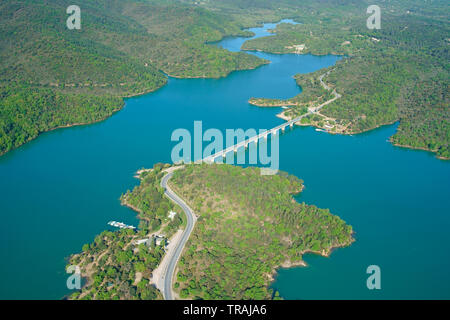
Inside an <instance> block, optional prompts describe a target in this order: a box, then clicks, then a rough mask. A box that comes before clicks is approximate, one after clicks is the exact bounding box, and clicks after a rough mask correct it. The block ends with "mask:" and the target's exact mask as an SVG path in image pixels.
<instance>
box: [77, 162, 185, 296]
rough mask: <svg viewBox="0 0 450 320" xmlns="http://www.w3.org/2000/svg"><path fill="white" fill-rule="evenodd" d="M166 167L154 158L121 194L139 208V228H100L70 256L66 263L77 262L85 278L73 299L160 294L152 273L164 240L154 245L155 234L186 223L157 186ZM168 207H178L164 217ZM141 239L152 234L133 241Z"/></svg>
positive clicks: (171, 231) (168, 234) (167, 235)
mask: <svg viewBox="0 0 450 320" xmlns="http://www.w3.org/2000/svg"><path fill="white" fill-rule="evenodd" d="M167 167H168V165H164V164H160V163H158V164H155V166H154V167H153V169H152V170H144V171H141V173H140V175H139V178H140V179H141V184H140V185H139V186H137V187H136V188H135V189H134V190H133V191H131V192H127V193H126V194H125V195H122V196H121V201H122V203H123V204H124V205H127V206H130V207H132V208H133V209H135V210H137V211H138V212H139V215H138V217H139V219H140V220H141V222H140V224H139V231H134V230H131V229H122V230H120V231H115V232H111V231H104V232H102V233H101V234H100V235H98V236H97V237H95V239H94V241H93V242H92V243H91V244H85V245H84V246H83V248H82V252H81V253H79V254H75V255H72V256H71V257H70V259H69V263H70V264H71V265H77V266H79V267H80V269H81V275H82V276H83V278H85V284H84V285H83V287H82V289H81V290H79V291H76V292H74V293H73V294H72V295H71V296H70V298H71V299H89V300H90V299H96V300H103V299H144V300H154V299H162V295H161V293H160V292H159V291H158V290H157V289H156V288H155V287H154V285H153V284H151V279H152V272H153V270H154V269H155V268H156V267H157V266H158V265H159V264H160V262H161V259H162V257H163V256H164V253H165V244H166V241H165V240H164V241H162V242H161V243H160V244H159V245H157V243H156V239H155V238H154V237H153V236H154V235H156V234H158V235H164V236H165V239H168V238H170V237H171V236H172V235H173V234H174V233H175V232H176V231H177V230H178V229H180V227H182V226H183V225H184V224H185V222H184V215H181V214H180V212H181V209H179V208H174V205H173V204H172V203H171V202H170V201H169V200H168V199H167V198H166V197H164V196H163V194H164V193H163V190H162V188H161V187H160V179H161V177H162V176H163V175H164V173H163V172H162V170H163V169H164V168H167ZM170 210H173V211H175V212H177V214H176V215H175V217H174V218H173V219H170V218H169V217H168V212H169V211H170ZM142 239H150V240H149V241H148V243H147V244H143V243H141V244H136V243H135V241H136V240H142Z"/></svg>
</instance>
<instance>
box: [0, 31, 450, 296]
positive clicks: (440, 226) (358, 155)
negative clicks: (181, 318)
mask: <svg viewBox="0 0 450 320" xmlns="http://www.w3.org/2000/svg"><path fill="white" fill-rule="evenodd" d="M274 26H275V24H266V25H264V27H262V28H254V29H251V30H252V31H253V32H255V37H259V36H266V35H270V33H269V32H267V30H268V29H271V28H273V27H274ZM245 40H247V39H246V38H226V39H223V40H222V41H221V42H219V43H217V44H214V45H219V46H222V47H224V48H226V49H228V50H231V51H238V50H240V47H241V45H242V43H243V42H244V41H245ZM252 54H255V55H257V56H259V57H262V58H265V59H267V60H270V61H271V63H270V64H268V65H264V66H261V67H259V68H257V69H255V70H248V71H239V72H233V73H231V74H230V75H229V76H228V77H226V78H222V79H174V78H170V79H169V82H168V84H167V85H166V86H165V87H163V88H161V89H160V90H157V91H156V92H154V93H150V94H147V95H144V96H140V97H134V98H129V99H126V100H125V107H124V108H123V109H122V110H121V111H119V112H117V113H116V114H115V115H113V116H112V117H110V118H109V119H107V120H105V121H103V122H100V123H96V124H92V125H86V126H79V127H72V128H66V129H60V130H55V131H52V132H48V133H44V134H42V135H41V136H39V137H38V138H37V139H35V140H34V141H32V142H30V143H28V144H26V145H24V146H22V147H20V148H19V149H16V150H14V151H11V152H9V153H7V154H6V155H4V156H2V157H0V217H1V220H2V223H1V224H0V240H1V243H0V261H1V265H0V271H1V274H2V281H1V285H0V298H1V299H60V298H62V297H63V296H64V295H65V294H68V293H70V291H69V290H68V289H67V287H66V279H67V276H68V275H67V274H66V273H65V270H64V267H65V264H66V261H65V258H66V257H67V256H69V255H70V254H71V253H74V252H79V251H80V250H81V247H82V245H83V244H85V243H89V242H91V241H92V240H93V239H94V237H95V235H97V234H99V233H100V232H102V231H103V230H105V229H107V228H110V227H109V226H108V225H107V222H108V221H111V220H114V221H121V222H124V223H125V224H128V225H134V226H137V224H138V221H137V219H136V217H135V216H136V215H135V213H134V212H133V211H131V210H130V209H128V208H125V207H122V206H121V205H120V202H119V197H120V195H121V194H122V193H125V192H126V191H127V190H128V189H131V188H133V187H134V186H135V185H137V184H138V180H136V179H134V178H133V175H134V173H135V172H136V171H137V170H138V169H141V168H143V167H146V168H149V167H152V166H153V165H154V164H155V163H157V162H171V150H172V148H173V147H174V145H175V144H176V142H172V141H171V134H172V132H173V131H174V130H175V129H178V128H186V129H188V130H192V129H193V123H194V121H197V120H201V121H202V122H203V128H204V130H206V129H208V128H217V129H220V130H223V131H225V129H228V128H230V129H235V128H243V129H248V128H254V129H270V128H272V127H275V126H276V125H278V124H281V123H282V122H283V120H281V119H279V118H277V117H275V115H276V114H277V113H279V112H280V111H281V109H280V108H258V107H255V106H251V105H249V104H248V102H247V101H248V99H249V98H250V97H266V98H289V97H292V96H294V95H296V94H298V93H299V92H300V91H301V89H300V88H299V87H298V86H297V85H296V83H295V81H294V79H293V78H292V77H293V76H294V75H295V74H296V73H309V72H313V71H316V70H319V69H321V68H325V67H329V66H332V65H334V64H335V63H336V61H337V60H339V59H341V57H337V56H332V55H328V56H313V55H273V54H266V53H261V52H258V53H252ZM395 127H396V125H391V126H385V127H381V128H379V129H377V130H374V131H371V132H368V133H364V134H360V135H355V136H340V135H329V134H327V133H323V132H317V131H315V130H314V128H303V127H302V128H299V127H297V128H295V129H294V130H286V132H285V133H284V134H282V135H281V136H280V169H281V170H284V171H287V172H289V173H291V174H294V175H296V176H298V177H299V178H301V179H303V180H304V181H305V187H306V188H305V190H304V192H302V194H301V195H299V196H298V197H297V200H298V201H304V202H306V203H309V204H315V205H317V206H319V207H322V208H329V209H330V211H331V212H332V213H333V214H336V215H338V216H340V217H341V218H342V219H344V220H345V221H346V222H347V223H348V224H351V225H352V226H353V229H354V230H355V232H356V233H355V238H356V242H354V243H353V244H352V245H351V246H350V247H347V248H341V249H337V250H335V251H334V252H333V253H332V254H331V256H330V257H329V258H324V257H320V256H315V255H307V256H306V257H305V260H306V262H307V263H308V267H306V268H292V269H281V270H279V273H278V275H277V276H276V281H275V282H274V283H273V287H274V288H275V289H277V290H279V292H280V294H281V296H282V297H284V298H286V299H315V298H327V299H351V298H355V299H379V298H381V299H394V298H398V299H403V298H405V299H409V298H411V299H415V298H425V299H431V298H438V299H439V298H447V299H449V298H450V274H449V270H450V250H448V243H450V232H449V230H450V197H449V196H448V195H449V191H450V162H445V161H442V160H438V159H436V158H435V157H434V155H433V154H431V153H427V152H424V151H416V150H408V149H403V148H397V147H394V146H392V145H391V144H390V143H389V142H387V141H386V140H387V139H388V138H389V137H390V136H391V135H393V134H394V132H395ZM369 265H378V266H379V267H380V269H381V290H368V289H367V286H366V279H367V277H368V276H369V275H368V274H366V269H367V267H368V266H369Z"/></svg>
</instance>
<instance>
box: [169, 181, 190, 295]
mask: <svg viewBox="0 0 450 320" xmlns="http://www.w3.org/2000/svg"><path fill="white" fill-rule="evenodd" d="M172 175H173V172H170V173H168V174H166V175H165V176H164V177H163V178H162V180H161V186H162V187H163V188H164V194H165V195H166V196H167V197H168V198H169V199H170V200H172V201H173V202H175V203H176V204H178V205H179V206H180V207H181V208H182V209H183V211H184V213H185V214H186V217H187V224H186V228H185V229H184V231H183V234H182V235H181V239H180V242H179V243H177V245H176V247H175V250H174V251H173V253H172V254H171V257H170V260H169V263H168V265H167V269H166V270H164V274H163V278H164V287H163V288H164V289H163V296H164V299H165V300H174V297H173V292H172V280H173V275H174V272H175V268H176V266H177V262H178V259H180V256H181V252H182V251H183V248H184V246H185V245H186V242H187V240H188V239H189V236H190V235H191V232H192V230H193V229H194V225H195V221H196V220H197V217H196V216H195V215H194V213H193V212H192V210H191V208H189V206H188V205H187V204H186V203H185V202H184V201H183V200H182V199H181V198H180V197H178V196H177V195H176V194H175V193H174V192H173V191H172V190H171V189H170V187H169V186H168V185H167V181H169V179H170V178H171V177H172Z"/></svg>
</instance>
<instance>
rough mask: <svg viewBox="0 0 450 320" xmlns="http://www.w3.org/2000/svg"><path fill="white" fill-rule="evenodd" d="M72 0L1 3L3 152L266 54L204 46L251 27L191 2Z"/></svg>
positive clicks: (10, 0) (244, 66)
mask: <svg viewBox="0 0 450 320" xmlns="http://www.w3.org/2000/svg"><path fill="white" fill-rule="evenodd" d="M71 4H73V3H72V2H70V1H68V0H55V1H44V2H43V1H39V0H26V1H25V0H7V1H2V2H1V3H0V20H1V21H2V23H1V24H0V111H1V114H0V115H1V117H0V155H1V154H3V153H5V152H7V151H9V150H11V149H12V148H15V147H18V146H20V145H21V144H23V143H25V142H27V141H29V140H30V139H33V138H35V137H36V136H37V135H38V134H39V133H41V132H43V131H46V130H49V129H54V128H57V127H59V126H66V125H71V124H81V123H90V122H94V121H99V120H102V119H104V118H106V117H108V116H110V115H111V113H112V111H113V110H118V109H120V108H121V106H122V105H123V101H122V99H121V98H123V97H127V96H132V95H137V94H141V93H145V92H149V91H153V90H156V89H158V88H160V87H161V86H163V85H164V84H165V83H166V81H167V79H166V76H165V75H164V74H163V72H165V73H167V74H170V75H172V76H175V77H223V76H226V75H227V74H228V73H230V72H231V71H234V70H242V69H252V68H255V67H257V66H259V65H261V64H263V63H266V61H264V60H262V59H259V58H257V57H255V56H252V55H248V54H245V53H232V52H228V51H226V50H224V49H221V48H218V47H215V46H211V45H208V44H206V42H207V41H216V40H219V39H221V38H222V37H223V36H225V35H237V34H239V35H248V33H246V32H243V31H242V27H243V26H242V25H241V24H239V23H237V22H236V21H234V20H233V19H232V18H231V17H227V16H225V15H223V14H220V13H218V12H212V11H211V10H207V9H204V8H200V7H198V6H193V5H189V4H185V3H183V1H162V0H146V1H140V0H121V1H118V0H81V1H78V2H77V3H76V4H77V5H78V6H79V7H80V8H81V30H69V29H68V28H67V27H66V19H67V17H68V15H67V14H66V8H67V7H68V6H69V5H71Z"/></svg>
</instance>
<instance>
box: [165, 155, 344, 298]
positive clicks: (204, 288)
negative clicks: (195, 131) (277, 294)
mask: <svg viewBox="0 0 450 320" xmlns="http://www.w3.org/2000/svg"><path fill="white" fill-rule="evenodd" d="M169 184H170V185H171V188H172V189H173V190H174V191H175V192H177V194H179V195H180V196H182V197H183V199H185V200H186V201H187V202H188V203H189V205H190V206H191V208H192V209H193V210H194V211H195V213H196V214H197V215H199V218H198V221H197V223H196V226H195V228H194V231H193V232H192V234H191V237H190V238H189V241H188V243H187V245H186V249H185V251H184V253H183V256H182V258H181V260H180V262H179V272H178V274H177V282H176V283H175V288H176V290H177V291H179V294H180V297H181V298H195V299H197V298H201V299H268V298H271V297H273V296H274V293H273V292H272V290H270V289H269V288H268V285H269V284H270V282H271V277H272V275H273V272H274V270H275V269H276V268H278V267H280V266H282V265H284V266H289V265H300V264H302V255H303V254H304V253H305V252H317V253H320V254H323V255H328V254H329V253H330V251H331V249H332V248H333V247H340V246H346V245H349V244H350V243H351V242H352V241H353V239H352V228H351V227H350V226H348V225H346V224H345V222H344V221H342V220H341V219H340V218H338V217H337V216H334V215H332V214H330V212H329V210H326V209H319V208H317V207H315V206H312V205H307V204H305V203H298V202H296V201H294V200H293V198H292V195H293V194H296V193H299V192H300V191H301V190H302V188H303V185H302V181H301V180H299V179H298V178H296V177H294V176H290V175H287V174H285V173H280V174H279V175H274V176H262V175H261V174H260V169H258V168H246V169H244V168H241V167H236V166H230V165H225V164H223V165H217V164H216V165H206V164H205V165H188V166H186V167H185V168H184V169H180V170H177V171H175V173H174V176H173V177H172V178H171V180H170V181H169Z"/></svg>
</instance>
